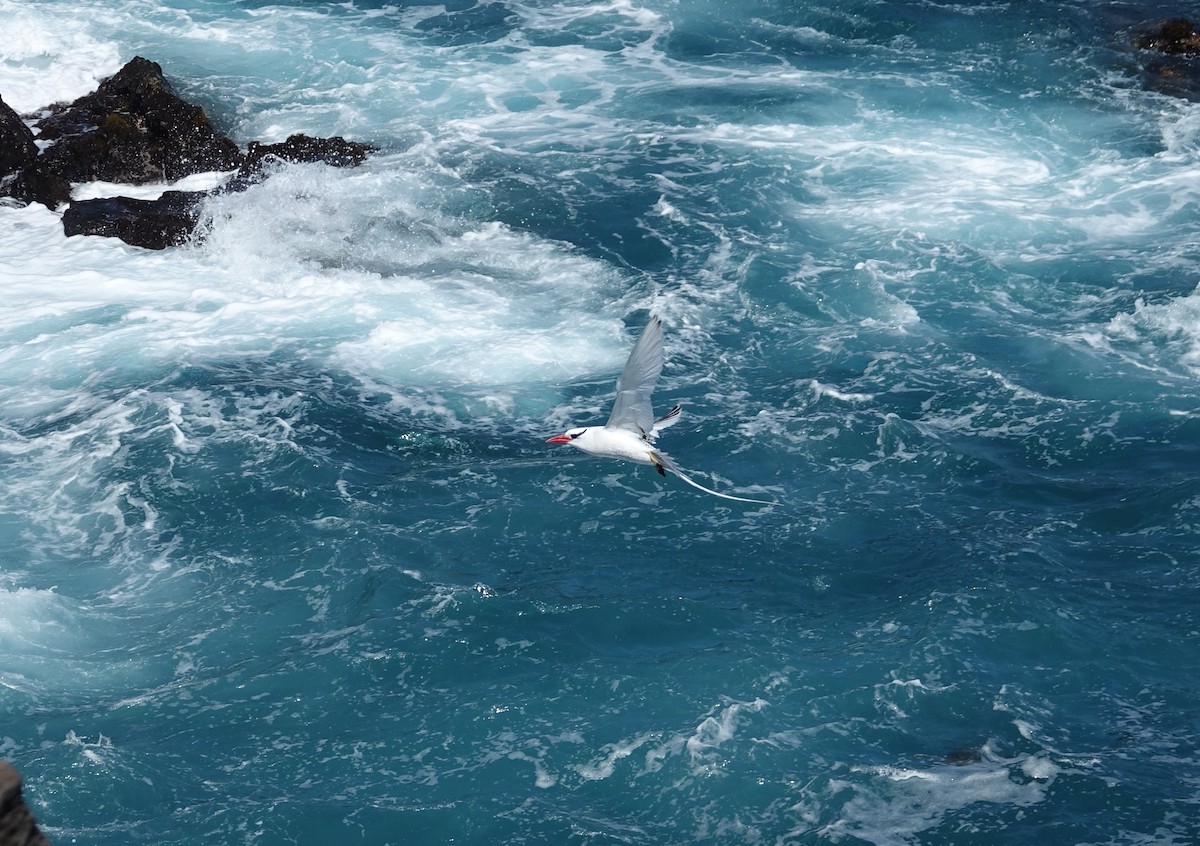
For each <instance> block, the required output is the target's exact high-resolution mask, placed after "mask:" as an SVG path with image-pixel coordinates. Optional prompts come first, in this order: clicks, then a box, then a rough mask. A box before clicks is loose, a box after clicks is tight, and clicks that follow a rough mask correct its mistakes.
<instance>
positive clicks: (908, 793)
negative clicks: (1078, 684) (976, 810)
mask: <svg viewBox="0 0 1200 846" xmlns="http://www.w3.org/2000/svg"><path fill="white" fill-rule="evenodd" d="M851 772H852V773H853V774H854V776H855V777H854V778H849V779H845V780H840V781H838V782H836V783H835V784H833V785H832V786H831V789H832V790H838V789H846V790H849V791H850V792H851V794H852V796H851V798H850V799H849V800H847V801H846V802H845V803H844V804H843V805H842V807H841V814H840V818H839V819H838V820H837V821H836V822H834V823H832V824H830V825H828V826H826V827H825V828H824V829H823V833H824V834H825V836H827V837H830V838H832V839H835V840H836V839H841V838H843V837H847V836H850V837H854V838H857V839H860V840H864V841H866V842H868V843H872V844H875V846H894V844H909V843H915V842H919V840H920V836H921V833H922V832H925V831H928V830H929V829H932V828H935V827H937V826H939V825H941V824H942V823H943V822H945V820H946V818H947V817H949V816H951V815H953V814H955V813H957V812H959V811H961V810H962V809H964V808H968V807H970V806H972V805H977V804H994V805H1002V806H1004V807H1016V808H1023V807H1028V806H1030V805H1035V804H1037V803H1038V802H1041V801H1042V800H1044V799H1045V798H1046V796H1047V793H1048V791H1049V789H1050V786H1051V785H1052V784H1053V783H1054V780H1055V779H1056V777H1057V776H1058V774H1059V772H1060V768H1059V767H1058V766H1057V765H1056V764H1054V763H1053V762H1052V761H1050V760H1049V759H1047V758H1044V757H1038V758H1027V759H1024V760H1022V761H1020V762H1017V763H1016V764H1013V763H1012V762H1004V761H993V760H984V761H982V762H980V763H977V764H970V765H965V766H955V765H949V764H947V765H942V766H937V767H929V768H919V767H911V766H889V765H882V766H866V767H852V768H851Z"/></svg>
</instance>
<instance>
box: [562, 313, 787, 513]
mask: <svg viewBox="0 0 1200 846" xmlns="http://www.w3.org/2000/svg"><path fill="white" fill-rule="evenodd" d="M662 367H663V348H662V321H661V320H659V319H658V318H657V317H651V318H650V322H649V323H648V324H647V325H646V328H645V329H644V330H642V334H641V337H639V338H638V340H637V343H636V344H634V346H633V351H632V352H631V353H630V354H629V360H628V361H626V362H625V368H624V369H623V370H622V371H621V375H620V376H619V377H617V397H616V400H614V402H613V410H612V413H611V414H610V415H609V417H608V422H607V423H605V424H604V425H603V426H582V427H579V428H576V429H568V430H567V431H566V432H564V433H562V434H561V435H555V436H554V437H553V438H549V439H548V440H547V441H546V443H548V444H570V445H571V446H573V447H575V448H576V449H578V450H581V451H583V452H586V453H588V454H589V455H598V456H601V457H603V458H616V459H620V460H622V461H632V462H634V463H635V464H652V465H654V468H655V469H656V470H658V472H659V474H660V475H663V476H665V475H666V473H667V471H668V470H669V471H671V472H672V473H674V474H675V475H676V476H678V477H679V478H680V479H682V480H683V481H685V482H687V483H688V484H689V485H692V486H693V487H696V488H699V489H700V490H702V491H704V492H705V493H710V494H712V495H714V496H719V497H722V498H724V499H732V500H736V501H738V502H754V503H759V504H761V505H774V503H772V502H767V501H766V500H761V499H746V498H745V497H740V496H731V495H729V494H723V493H719V492H717V491H714V490H711V489H710V488H706V487H704V486H703V485H701V484H699V483H698V482H695V481H693V480H692V479H690V478H689V477H688V476H686V475H684V473H683V471H681V470H680V469H679V466H678V465H677V464H675V462H674V461H672V460H671V458H670V457H669V456H668V455H667V454H666V453H664V452H662V451H661V450H658V449H656V448H655V446H654V441H655V439H656V438H657V437H658V435H659V433H660V432H661V431H662V430H663V429H665V428H667V427H668V426H670V425H672V424H674V423H675V422H676V421H677V420H679V414H680V412H681V411H682V408H681V407H680V406H678V405H677V406H675V407H674V408H672V409H671V410H670V411H668V412H667V413H666V414H664V415H663V416H662V417H659V418H658V419H655V418H654V413H653V411H652V407H651V404H650V395H651V393H652V392H653V391H654V386H655V384H656V383H657V382H658V377H659V375H660V374H661V373H662Z"/></svg>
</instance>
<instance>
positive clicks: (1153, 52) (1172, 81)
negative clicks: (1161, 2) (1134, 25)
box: [1130, 18, 1200, 100]
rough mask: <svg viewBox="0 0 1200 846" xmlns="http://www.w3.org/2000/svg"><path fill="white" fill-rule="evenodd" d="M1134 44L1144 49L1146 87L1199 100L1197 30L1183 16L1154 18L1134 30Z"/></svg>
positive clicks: (1174, 95) (1199, 46) (1199, 38)
mask: <svg viewBox="0 0 1200 846" xmlns="http://www.w3.org/2000/svg"><path fill="white" fill-rule="evenodd" d="M1130 41H1131V43H1132V45H1133V47H1134V48H1135V49H1137V50H1140V51H1143V54H1144V56H1145V57H1146V58H1144V59H1143V71H1144V73H1145V79H1146V86H1147V87H1148V88H1150V89H1152V90H1155V91H1160V92H1162V93H1163V94H1170V95H1171V96H1173V97H1184V98H1186V99H1189V100H1197V99H1200V67H1198V66H1197V63H1196V61H1195V60H1196V59H1198V58H1200V32H1197V31H1196V25H1195V24H1194V23H1192V21H1190V20H1188V19H1186V18H1173V19H1171V20H1163V21H1155V22H1153V23H1150V24H1145V25H1143V26H1142V27H1140V28H1139V29H1138V30H1137V31H1135V33H1134V35H1133V37H1132V38H1131V39H1130Z"/></svg>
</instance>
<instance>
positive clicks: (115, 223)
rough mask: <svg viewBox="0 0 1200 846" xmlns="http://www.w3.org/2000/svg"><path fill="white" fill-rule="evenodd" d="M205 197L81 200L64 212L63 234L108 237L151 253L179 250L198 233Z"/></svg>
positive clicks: (186, 194)
mask: <svg viewBox="0 0 1200 846" xmlns="http://www.w3.org/2000/svg"><path fill="white" fill-rule="evenodd" d="M204 197H205V194H204V192H203V191H166V192H164V193H163V195H162V196H161V197H160V198H158V199H157V200H137V199H134V198H132V197H100V198H97V199H94V200H80V201H77V202H74V203H71V205H70V207H68V208H67V210H66V211H65V212H63V219H62V222H63V232H64V233H65V234H66V235H68V236H71V235H107V236H110V237H112V238H120V239H121V240H122V241H124V242H125V243H126V244H132V245H133V246H135V247H145V248H147V249H150V250H162V249H166V248H167V247H177V246H179V245H180V244H183V243H186V242H187V240H188V239H189V238H191V236H192V233H193V232H194V231H195V229H196V225H197V223H199V220H200V213H199V206H200V201H201V200H203V199H204Z"/></svg>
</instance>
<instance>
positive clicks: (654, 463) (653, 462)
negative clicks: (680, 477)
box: [650, 453, 667, 476]
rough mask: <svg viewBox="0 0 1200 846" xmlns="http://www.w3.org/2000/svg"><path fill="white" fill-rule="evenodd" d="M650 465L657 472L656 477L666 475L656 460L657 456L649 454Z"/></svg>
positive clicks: (660, 463)
mask: <svg viewBox="0 0 1200 846" xmlns="http://www.w3.org/2000/svg"><path fill="white" fill-rule="evenodd" d="M650 463H651V464H653V465H654V469H655V470H657V471H658V475H660V476H665V475H667V471H666V470H664V469H663V466H662V462H661V461H659V460H658V456H657V455H655V454H654V453H650Z"/></svg>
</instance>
